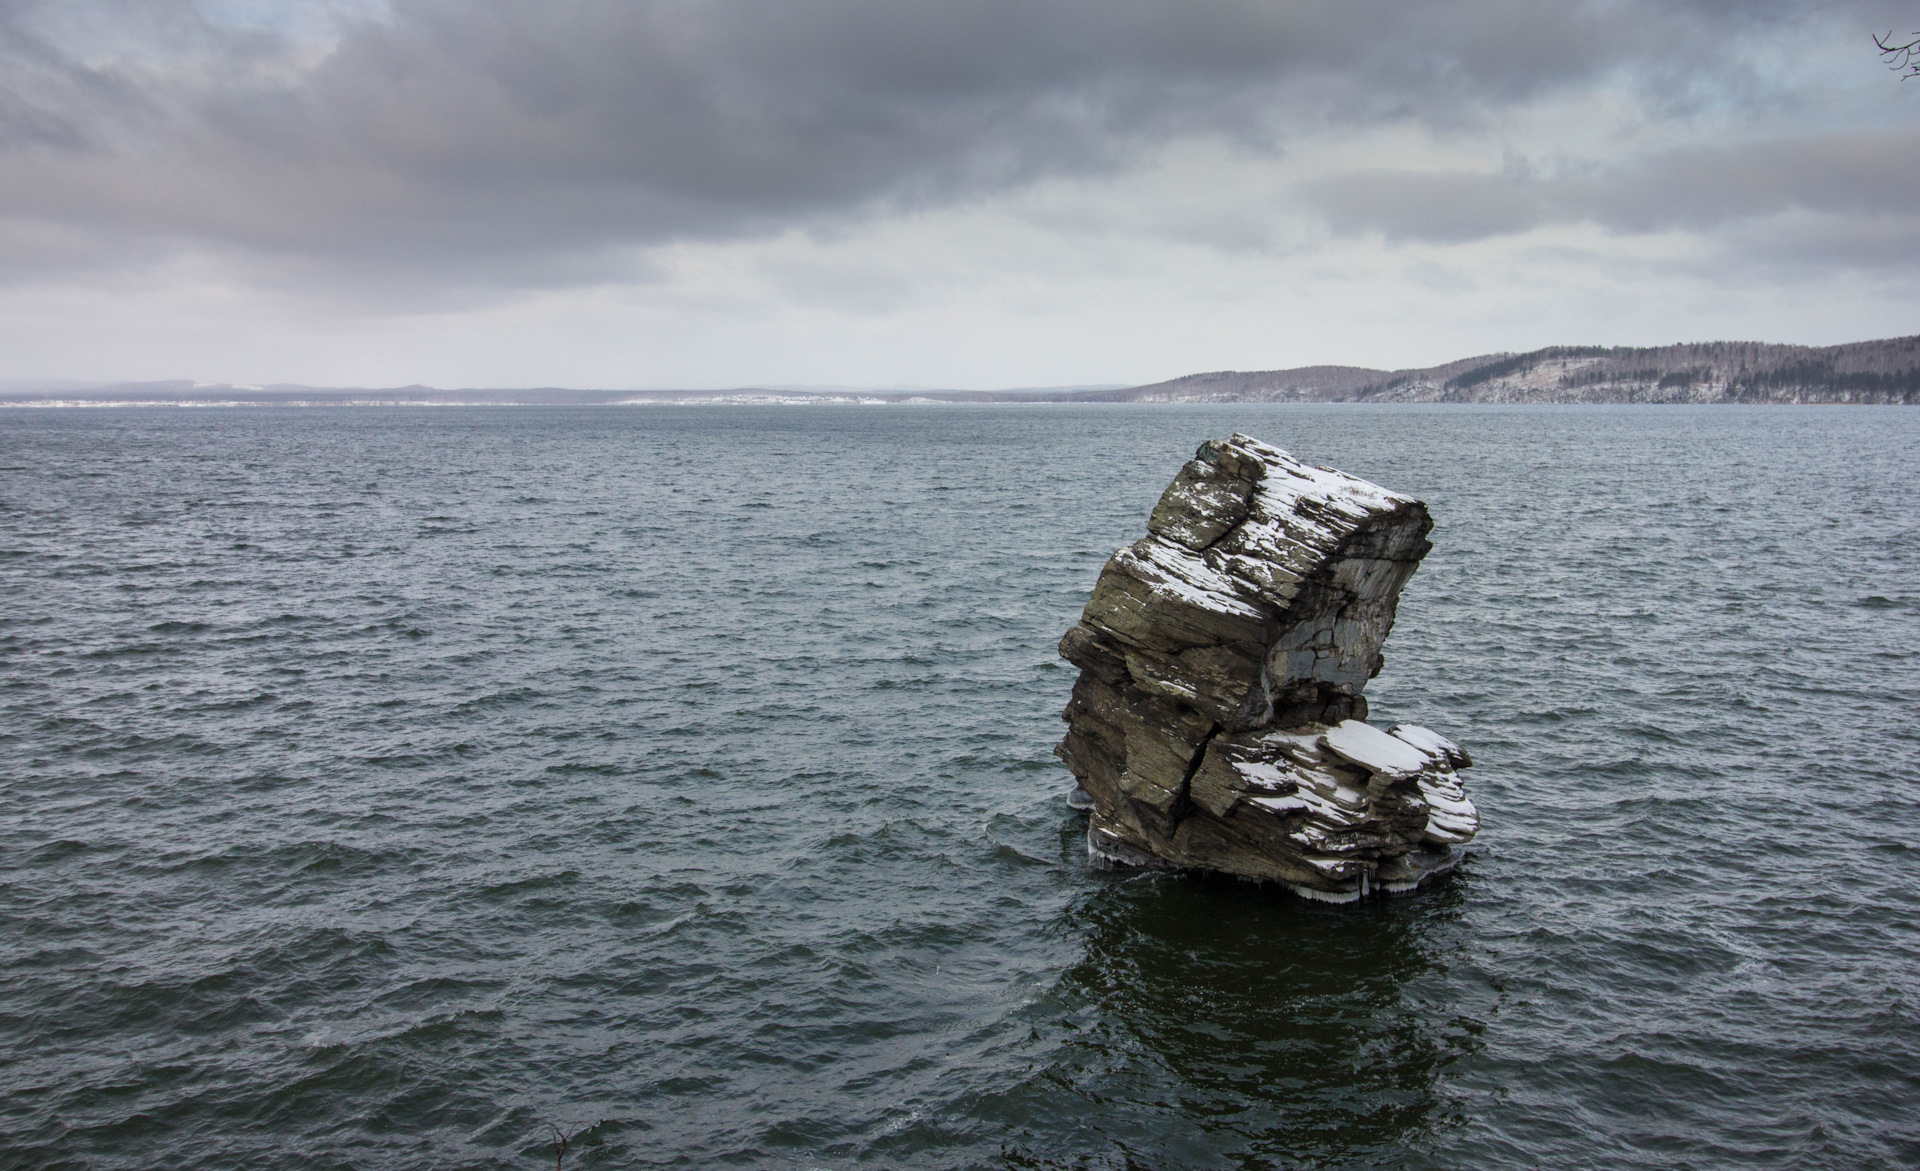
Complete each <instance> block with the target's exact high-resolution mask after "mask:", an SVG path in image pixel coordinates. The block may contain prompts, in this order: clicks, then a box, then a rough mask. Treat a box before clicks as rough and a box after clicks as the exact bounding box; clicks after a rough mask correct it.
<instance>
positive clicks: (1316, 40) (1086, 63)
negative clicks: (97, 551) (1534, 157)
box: [0, 0, 1916, 282]
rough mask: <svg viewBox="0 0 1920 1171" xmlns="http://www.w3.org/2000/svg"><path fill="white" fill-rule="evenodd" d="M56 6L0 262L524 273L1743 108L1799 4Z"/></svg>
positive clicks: (1513, 196)
mask: <svg viewBox="0 0 1920 1171" xmlns="http://www.w3.org/2000/svg"><path fill="white" fill-rule="evenodd" d="M60 11H61V6H59V5H56V4H52V3H31V2H28V0H0V250H4V252H3V253H0V258H3V259H4V261H5V263H6V265H7V267H8V268H9V269H11V270H12V271H13V273H14V275H16V276H18V275H19V274H21V273H24V272H29V271H32V272H41V271H47V270H57V269H59V268H60V267H61V266H63V265H86V264H92V263H101V262H104V261H103V257H104V256H105V255H106V254H108V253H112V254H115V255H119V254H122V253H123V252H124V250H125V249H127V248H135V249H139V248H153V249H159V248H164V247H167V246H170V245H172V244H189V245H195V246H202V247H210V248H215V249H226V250H230V251H232V252H234V253H236V254H240V255H252V256H265V257H272V258H278V260H276V263H278V262H287V263H297V262H299V261H300V260H301V258H309V259H318V260H322V261H325V262H328V263H335V262H344V263H348V264H352V265H359V266H362V267H364V268H366V269H369V270H372V271H377V272H379V271H384V272H410V273H413V274H415V275H419V274H422V273H424V274H427V275H426V277H425V278H424V279H428V280H434V279H446V280H455V281H457V280H476V279H501V280H506V281H516V280H522V281H533V282H539V281H556V282H564V281H566V280H569V279H578V278H584V277H587V276H590V275H592V274H593V273H594V272H596V271H598V270H599V266H600V265H601V264H602V262H603V261H602V258H603V257H605V256H607V255H608V254H610V252H612V251H615V250H618V249H621V248H628V247H632V246H636V245H645V244H648V243H653V242H658V241H661V240H664V239H669V238H674V237H684V236H692V237H720V236H727V235H733V234H739V233H751V232H758V231H768V230H776V229H779V228H781V227H783V226H788V225H791V224H795V223H809V222H819V221H820V220H822V219H830V218H832V217H838V216H848V215H858V214H864V213H870V212H873V211H876V210H885V209H890V208H903V207H917V206H929V205H939V204H942V203H947V202H951V201H955V200H963V199H967V198H971V197H975V196H979V195H985V194H992V193H995V192H999V191H1003V190H1007V189H1010V188H1014V187H1017V186H1019V185H1021V184H1025V183H1029V182H1031V181H1033V180H1035V179H1039V178H1043V177H1048V176H1054V175H1074V174H1082V175H1084V174H1099V173H1102V172H1104V171H1108V170H1111V169H1115V168H1119V167H1123V166H1125V165H1126V164H1127V163H1129V162H1130V161H1132V160H1135V159H1137V158H1138V157H1140V155H1141V153H1142V152H1143V151H1144V150H1147V149H1150V148H1152V147H1154V146H1156V145H1158V144H1161V143H1165V142H1169V141H1172V140H1175V139H1180V138H1184V137H1193V136H1205V137H1217V138H1225V139H1228V140H1231V141H1234V142H1236V143H1238V144H1240V145H1241V146H1243V147H1246V148H1248V149H1252V150H1262V151H1273V150H1279V149H1281V148H1283V147H1284V145H1285V144H1286V143H1287V141H1288V140H1289V138H1290V137H1292V136H1294V135H1296V134H1299V133H1302V132H1308V131H1317V132H1324V131H1325V130H1327V129H1328V128H1330V127H1338V126H1341V125H1350V126H1354V127H1369V126H1375V125H1378V124H1380V123H1392V122H1399V123H1407V124H1414V125H1422V126H1426V127H1430V128H1435V129H1441V130H1447V129H1455V130H1460V129H1470V128H1472V127H1475V126H1484V125H1486V124H1488V123H1489V122H1493V121H1497V120H1498V119H1499V118H1500V117H1501V116H1502V114H1503V112H1506V111H1510V110H1513V109H1516V108H1520V107H1524V106H1526V105H1527V104H1529V103H1534V102H1538V101H1541V100H1544V99H1547V98H1551V97H1552V96H1554V95H1559V94H1565V93H1568V92H1573V91H1577V90H1578V89H1579V88H1580V87H1582V86H1592V85H1595V84H1597V83H1599V82H1600V81H1601V80H1603V79H1605V80H1611V81H1614V82H1616V83H1618V84H1621V85H1624V86H1626V87H1627V88H1628V89H1629V90H1630V91H1632V92H1634V93H1637V94H1639V95H1640V96H1641V98H1642V99H1643V100H1646V101H1648V102H1651V103H1654V104H1655V105H1658V106H1660V107H1662V108H1665V109H1668V110H1670V111H1672V112H1673V115H1674V116H1675V117H1684V116H1686V115H1687V114H1688V112H1689V110H1691V109H1692V108H1694V107H1697V106H1698V105H1700V104H1701V103H1703V102H1708V101H1717V102H1723V103H1724V102H1726V101H1730V100H1731V101H1744V102H1751V103H1754V104H1755V106H1756V108H1758V107H1760V106H1764V105H1766V103H1768V102H1771V101H1776V100H1777V99H1778V94H1777V93H1775V92H1774V90H1773V89H1772V88H1770V83H1769V79H1768V78H1767V77H1766V76H1765V73H1764V71H1758V70H1755V69H1753V68H1751V67H1749V66H1746V65H1743V64H1742V60H1743V58H1742V56H1741V54H1740V52H1739V51H1738V50H1739V48H1740V47H1741V46H1742V45H1744V44H1746V43H1748V42H1749V40H1750V39H1751V38H1754V37H1760V36H1764V35H1768V34H1770V33H1775V32H1777V31H1778V30H1780V29H1782V28H1786V27H1790V26H1791V25H1793V24H1794V23H1795V22H1800V21H1805V20H1807V19H1810V17H1809V11H1810V10H1809V9H1808V7H1807V6H1806V5H1799V4H1794V5H1789V4H1786V3H1769V2H1767V0H1760V2H1750V3H1720V2H1711V0H1695V2H1691V3H1689V2H1684V0H1682V2H1672V0H1669V2H1662V3H1653V2H1650V0H1647V2H1642V0H1611V2H1594V3H1560V4H1554V3H1526V2H1522V0H1432V2H1430V3H1421V4H1413V5H1409V4H1404V3H1386V2H1385V0H1314V2H1304V3H1275V2H1261V0H1178V2H1173V0H975V2H970V3H952V2H938V0H921V2H914V0H812V2H808V3H796V2H794V0H732V2H715V0H398V2H396V3H394V4H393V5H392V6H391V8H390V10H388V11H387V12H386V13H385V14H384V16H383V17H382V18H380V19H367V18H359V19H346V20H343V21H342V22H341V23H340V24H339V26H338V31H337V39H336V40H334V41H333V43H332V44H331V47H330V48H329V49H327V50H326V51H325V52H323V53H317V54H316V53H315V52H314V50H313V46H312V44H311V43H310V42H309V40H308V39H307V37H306V36H305V35H304V34H292V33H287V32H284V31H274V30H272V29H263V28H261V27H248V28H237V27H234V26H232V25H230V24H221V23H219V22H217V21H215V20H213V19H210V18H208V17H207V16H205V15H203V14H201V13H200V12H198V11H196V10H194V9H192V8H190V7H187V8H182V7H178V6H173V5H166V4H162V3H158V2H157V0H156V2H154V3H140V2H138V0H122V2H120V3H113V4H106V5H101V6H98V7H97V8H96V12H97V13H98V14H99V16H100V19H99V20H97V21H95V22H94V23H93V24H91V25H88V26H84V27H82V26H76V25H75V24H74V23H73V22H72V21H71V20H66V19H63V18H61V15H60ZM1871 13H1872V10H1870V9H1862V10H1860V11H1859V12H1857V13H1856V12H1854V11H1853V10H1851V9H1845V8H1826V9H1821V10H1819V12H1817V13H1815V14H1814V15H1815V16H1818V17H1820V18H1822V19H1836V18H1842V19H1853V20H1856V21H1858V22H1859V23H1860V24H1861V27H1862V28H1866V27H1868V25H1869V24H1870V23H1871V19H1870V16H1871ZM69 15H70V14H69ZM103 27H111V28H113V29H115V30H117V31H116V33H115V34H114V36H113V37H112V38H111V39H110V40H109V39H103V38H102V36H101V34H100V33H99V32H98V30H99V29H100V28H103ZM76 28H77V29H78V31H76ZM89 28H90V29H92V30H94V31H92V32H89V31H88V29H89ZM1901 134H1903V135H1904V137H1901V138H1899V139H1898V140H1897V142H1896V143H1895V144H1894V145H1893V146H1892V147H1891V148H1888V146H1887V144H1884V143H1882V144H1876V143H1875V142H1873V141H1872V140H1869V139H1864V138H1860V137H1857V136H1856V137H1851V138H1836V139H1818V138H1798V139H1793V140H1789V141H1783V142H1764V143H1754V144H1750V145H1744V146H1738V145H1736V146H1728V147H1725V148H1724V149H1717V150H1711V151H1694V152H1673V153H1670V154H1664V155H1660V156H1656V157H1651V158H1647V159H1641V160H1636V161H1631V162H1629V163H1626V164H1621V165H1619V166H1616V167H1614V168H1613V169H1611V170H1609V171H1607V172H1606V173H1602V174H1599V175H1589V176H1585V177H1579V178H1563V179H1553V180H1538V179H1527V178H1516V177H1513V176H1497V175H1491V176H1490V175H1483V174H1474V173H1469V172H1458V173H1418V174H1415V173H1395V172H1392V171H1373V172H1366V173H1355V174H1351V175H1347V176H1343V177H1338V178H1333V179H1328V180H1324V181H1322V182H1320V183H1318V184H1317V185H1315V186H1313V187H1312V188H1310V189H1309V190H1308V192H1307V198H1308V199H1309V200H1310V201H1311V202H1312V203H1314V204H1315V205H1317V206H1319V207H1321V208H1323V209H1324V210H1325V212H1326V214H1327V216H1328V217H1329V219H1330V220H1331V222H1332V223H1333V224H1334V226H1335V227H1336V229H1337V230H1343V231H1368V230H1377V231H1381V232H1385V233H1387V234H1388V235H1390V236H1396V237H1408V238H1420V239H1430V240H1464V239H1473V238H1479V237H1483V236H1486V235H1490V234H1498V233H1505V232H1512V231H1517V230H1524V229H1525V228H1527V227H1529V226H1532V225H1537V224H1542V223H1549V222H1559V221H1566V220H1573V219H1588V220H1592V221H1594V222H1597V223H1601V224H1604V225H1606V226H1609V227H1614V228H1617V229H1619V230H1623V231H1644V230H1650V229H1657V228H1661V227H1666V226H1690V225H1712V224H1717V223H1720V222H1723V221H1725V220H1727V219H1728V218H1730V217H1739V216H1751V215H1756V214H1764V213H1768V212H1773V211H1781V210H1787V209H1791V208H1814V209H1820V210H1830V211H1834V212H1837V213H1841V214H1867V215H1874V214H1881V213H1884V212H1888V211H1901V212H1905V211H1908V210H1911V201H1910V198H1908V199H1907V201H1906V202H1902V199H1903V192H1911V191H1913V190H1914V189H1915V187H1914V182H1913V180H1914V178H1915V175H1914V166H1913V163H1912V162H1911V160H1912V159H1913V158H1915V157H1916V156H1915V152H1914V151H1913V150H1912V146H1913V144H1914V143H1913V139H1914V135H1913V134H1912V133H1911V132H1906V131H1903V132H1901Z"/></svg>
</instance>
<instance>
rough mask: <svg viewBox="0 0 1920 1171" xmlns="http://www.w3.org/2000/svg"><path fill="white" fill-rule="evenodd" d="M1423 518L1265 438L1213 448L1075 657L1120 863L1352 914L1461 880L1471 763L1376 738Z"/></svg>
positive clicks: (1084, 798)
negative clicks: (1387, 657) (1433, 880)
mask: <svg viewBox="0 0 1920 1171" xmlns="http://www.w3.org/2000/svg"><path fill="white" fill-rule="evenodd" d="M1432 529H1433V521H1432V519H1431V518H1430V517H1429V516H1428V515H1427V509H1426V506H1425V505H1423V504H1421V503H1420V502H1419V501H1418V500H1413V499H1410V498H1408V497H1405V496H1401V495H1398V494H1396V493H1393V492H1389V491H1387V490H1386V489H1384V488H1381V487H1378V486H1377V485H1374V484H1369V483H1368V482H1366V481H1365V480H1361V479H1356V478H1355V477H1353V476H1349V475H1346V474H1345V473H1343V472H1337V471H1334V470H1332V469H1330V468H1315V467H1308V466H1307V465H1305V464H1303V463H1301V462H1300V461H1299V460H1296V459H1294V458H1293V457H1292V456H1290V455H1288V454H1287V453H1286V452H1284V451H1281V450H1280V449H1278V448H1275V447H1270V446H1268V445H1267V444H1264V443H1261V442H1260V441H1259V440H1257V439H1252V438H1249V437H1247V436H1245V435H1238V434H1236V435H1234V436H1233V437H1232V438H1230V439H1226V440H1208V441H1207V442H1206V443H1203V444H1201V445H1200V450H1199V451H1198V452H1197V453H1196V454H1195V456H1194V458H1193V459H1192V460H1190V461H1188V463H1187V464H1186V466H1185V467H1183V468H1181V469H1180V473H1179V475H1177V476H1176V477H1174V481H1173V483H1172V484H1171V485H1169V486H1168V488H1167V490H1166V493H1165V494H1164V495H1162V496H1161V498H1160V503H1159V504H1158V505H1157V506H1155V508H1154V510H1153V514H1152V516H1151V517H1150V518H1149V519H1148V521H1147V533H1148V535H1147V536H1146V537H1144V538H1142V539H1141V540H1139V541H1136V542H1135V543H1134V544H1132V545H1130V546H1128V547H1127V548H1124V549H1122V550H1120V551H1119V552H1118V553H1115V554H1114V555H1113V558H1112V559H1111V560H1110V561H1108V562H1107V565H1106V568H1105V569H1103V570H1102V571H1101V573H1100V579H1099V581H1098V583H1097V584H1096V585H1095V586H1094V590H1093V598H1092V599H1091V600H1090V601H1089V602H1088V603H1087V607H1086V610H1085V612H1084V613H1083V614H1082V615H1081V618H1080V622H1079V624H1078V625H1076V626H1075V627H1074V628H1073V629H1071V630H1069V631H1068V632H1067V634H1066V637H1065V638H1063V639H1062V640H1061V642H1060V654H1061V655H1062V656H1063V657H1064V658H1065V659H1066V660H1067V661H1068V662H1070V663H1072V664H1073V665H1074V666H1076V667H1079V668H1080V678H1079V680H1078V682H1076V683H1075V684H1074V688H1073V698H1072V700H1071V701H1070V702H1069V703H1068V705H1067V709H1066V711H1065V712H1064V713H1063V718H1064V719H1065V720H1066V721H1067V723H1068V729H1067V735H1066V738H1065V739H1064V740H1062V741H1061V742H1060V746H1059V747H1058V748H1056V749H1055V750H1054V751H1055V752H1056V754H1057V755H1058V756H1059V757H1060V758H1061V759H1062V760H1063V761H1065V762H1066V765H1067V767H1068V768H1069V769H1071V770H1072V771H1073V775H1074V776H1075V778H1077V779H1078V781H1079V787H1078V788H1077V789H1076V790H1075V792H1074V795H1073V800H1074V804H1075V805H1076V806H1079V807H1081V808H1085V809H1088V810H1089V811H1090V820H1089V824H1088V828H1087V843H1088V848H1089V849H1090V850H1091V851H1092V852H1093V853H1094V854H1095V856H1097V857H1099V858H1101V859H1104V860H1106V861H1109V862H1113V863H1117V864H1125V865H1136V866H1174V867H1193V868H1200V869H1207V870H1218V871H1223V872H1225V873H1229V874H1236V875H1240V876H1242V877H1246V878H1254V879H1264V880H1269V881H1274V882H1281V883H1285V884H1286V885H1287V886H1288V887H1289V888H1291V889H1292V890H1294V891H1295V892H1296V893H1299V894H1302V895H1306V896H1308V897H1311V898H1320V899H1327V900H1332V901H1336V902H1345V901H1349V900H1352V899H1357V898H1360V897H1362V896H1364V895H1367V894H1370V893H1373V892H1375V891H1383V892H1384V891H1398V890H1410V889H1412V888H1413V887H1414V886H1417V885H1419V884H1420V883H1421V882H1422V881H1424V880H1426V879H1427V878H1429V877H1431V876H1433V875H1434V874H1438V873H1441V872H1443V871H1445V870H1447V869H1450V868H1451V867H1452V866H1453V864H1454V862H1455V861H1456V860H1457V858H1458V856H1459V853H1460V847H1461V845H1462V844H1463V843H1465V842H1466V841H1467V840H1469V839H1470V838H1472V837H1473V835H1474V832H1475V831H1476V830H1477V829H1478V827H1479V816H1478V814H1477V813H1476V812H1475V811H1474V807H1473V804H1472V802H1471V801H1469V800H1468V799H1467V796H1466V793H1465V792H1464V790H1462V788H1461V786H1460V778H1459V775H1458V773H1457V770H1458V769H1462V768H1465V767H1467V765H1469V764H1470V763H1472V762H1471V761H1470V760H1469V759H1468V757H1467V754H1466V753H1465V752H1464V751H1462V750H1461V748H1460V747H1459V746H1458V745H1456V744H1454V743H1453V742H1452V741H1450V740H1448V739H1447V738H1446V737H1444V736H1441V735H1440V734H1438V733H1436V732H1431V731H1428V730H1427V729H1425V728H1421V727H1418V726H1415V725H1412V724H1396V725H1394V726H1393V727H1392V728H1390V729H1388V730H1387V731H1384V732H1383V731H1381V730H1380V729H1378V728H1376V727H1374V726H1373V725H1372V724H1369V723H1367V722H1366V720H1367V714H1368V713H1367V700H1366V697H1365V696H1364V695H1363V694H1362V692H1363V690H1364V689H1365V688H1366V685H1367V681H1368V680H1369V679H1372V678H1373V677H1374V676H1375V675H1377V674H1379V672H1380V668H1381V665H1382V663H1383V662H1384V659H1383V658H1382V656H1381V653H1380V648H1381V646H1382V644H1384V643H1385V642H1386V639H1387V634H1388V633H1389V632H1390V631H1391V630H1392V629H1393V618H1394V609H1395V606H1396V604H1397V603H1398V600H1399V596H1400V588H1401V587H1402V586H1403V585H1405V584H1406V581H1407V579H1408V578H1409V577H1411V576H1412V575H1413V571H1414V570H1415V569H1416V568H1417V567H1418V566H1419V564H1420V559H1421V558H1423V557H1425V556H1426V554H1427V552H1428V550H1430V549H1431V548H1432V547H1433V546H1432V545H1431V544H1429V543H1428V541H1427V534H1428V533H1429V532H1431V531H1432Z"/></svg>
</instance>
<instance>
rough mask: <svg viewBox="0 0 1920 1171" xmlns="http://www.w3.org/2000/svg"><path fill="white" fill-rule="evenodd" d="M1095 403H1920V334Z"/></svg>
mask: <svg viewBox="0 0 1920 1171" xmlns="http://www.w3.org/2000/svg"><path fill="white" fill-rule="evenodd" d="M1073 397H1074V398H1075V399H1077V400H1079V401H1097V402H1316V403H1326V402H1383V403H1387V402H1391V403H1909V404H1911V403H1920V337H1903V338H1889V339H1886V340H1884V341H1872V342H1849V343H1847V344H1845V345H1839V346H1782V345H1770V344H1767V343H1765V342H1695V343H1691V344H1687V345H1676V346H1654V347H1646V348H1637V347H1628V346H1615V347H1608V346H1549V347H1547V348H1546V349H1543V350H1534V351H1532V352H1531V353H1525V354H1511V353H1505V354H1484V355H1482V356H1480V357H1477V358H1462V359H1460V360H1459V361H1456V362H1448V363H1447V364H1445V365H1443V366H1429V367H1427V368H1425V369H1419V370H1369V369H1366V368H1364V367H1360V366H1302V367H1300V368H1299V369H1297V370H1260V371H1251V372H1247V371H1238V370H1223V371H1219V372H1217V373H1212V374H1189V375H1186V376H1185V377H1183V378H1175V379H1172V380H1170V381H1167V382H1156V383H1154V384H1152V385H1150V386H1136V387H1132V388H1129V389H1127V390H1118V391H1099V392H1091V393H1083V394H1079V395H1075V396H1073Z"/></svg>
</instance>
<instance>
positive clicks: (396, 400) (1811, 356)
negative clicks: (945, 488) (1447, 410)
mask: <svg viewBox="0 0 1920 1171" xmlns="http://www.w3.org/2000/svg"><path fill="white" fill-rule="evenodd" d="M722 402H733V403H856V402H857V403H910V402H946V403H968V402H970V403H1010V402H1023V403H1035V402H1048V403H1072V402H1083V403H1084V402H1130V403H1247V402H1275V403H1336V402H1372V403H1907V404H1916V403H1920V336H1917V337H1902V338H1888V339H1886V340H1883V341H1873V342H1849V343H1847V344H1846V345H1840V346H1782V345H1771V344H1768V343H1766V342H1695V343H1690V344H1687V345H1677V346H1652V347H1641V348H1636V347H1630V346H1614V347H1608V346H1548V347H1547V348H1546V349H1543V350H1534V351H1532V352H1530V353H1525V354H1506V353H1503V354H1482V355H1481V356H1479V357H1477V358H1462V359H1460V360H1459V361H1455V362H1448V363H1446V364H1445V365H1442V366H1428V367H1425V368H1423V369H1418V370H1373V369H1369V368H1367V367H1365V366H1302V367H1300V368H1298V369H1295V370H1255V371H1242V370H1221V371H1216V372H1214V373H1211V374H1188V375H1186V376H1185V377H1182V378H1174V379H1170V380H1169V381H1166V382H1156V383H1153V384H1152V385H1150V386H1133V387H1117V388H1116V387H1094V388H1090V389H1089V388H1084V387H1052V388H1048V387H1035V388H1029V389H1022V390H862V389H858V388H852V387H743V388H740V389H737V390H570V389H567V388H565V387H554V386H548V387H534V388H522V389H464V390H441V389H438V388H436V387H431V386H401V387H392V388H386V389H362V388H355V387H344V388H343V387H314V386H294V385H287V384H281V385H273V386H230V385H227V384H225V383H203V382H123V383H115V384H106V383H82V382H72V381H59V382H55V381H47V382H41V383H30V382H14V383H0V406H9V405H11V406H26V405H59V404H72V405H91V406H109V405H141V404H145V405H155V406H162V405H182V406H214V405H231V406H302V407H319V406H362V405H382V406H454V405H474V406H509V405H511V406H604V405H613V404H643V403H645V404H656V405H674V404H699V403H722Z"/></svg>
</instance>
